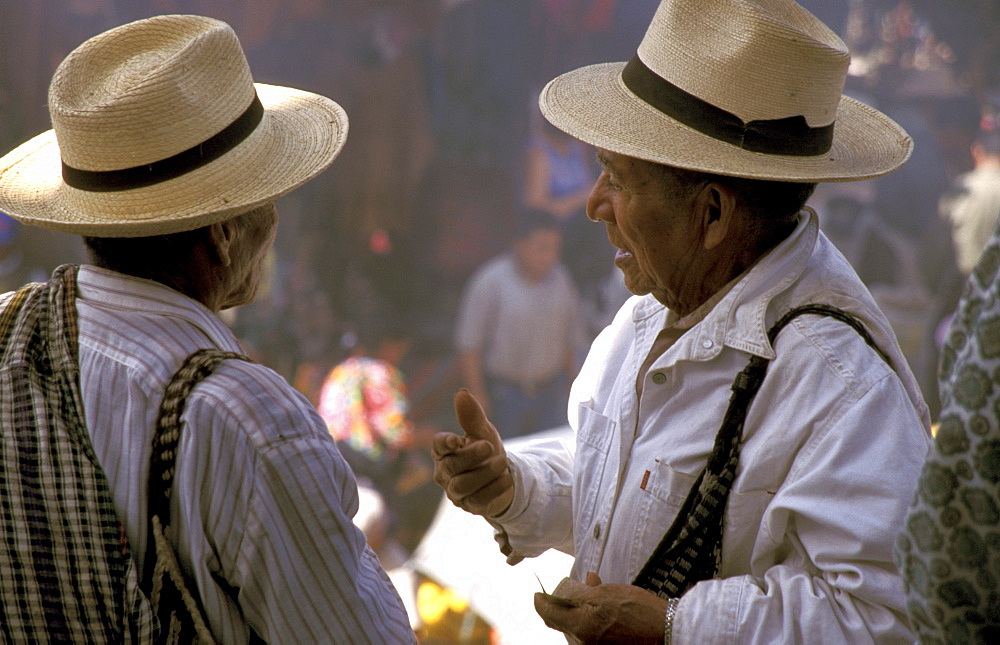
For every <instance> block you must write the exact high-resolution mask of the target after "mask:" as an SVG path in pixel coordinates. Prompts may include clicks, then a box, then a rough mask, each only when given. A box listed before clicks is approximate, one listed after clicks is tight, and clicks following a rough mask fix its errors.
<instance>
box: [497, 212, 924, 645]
mask: <svg viewBox="0 0 1000 645" xmlns="http://www.w3.org/2000/svg"><path fill="white" fill-rule="evenodd" d="M807 303H822V304H829V305H833V306H835V307H839V308H841V309H845V310H847V311H849V312H850V313H853V314H854V315H855V316H857V317H858V318H859V319H860V320H861V322H862V323H863V324H864V325H865V327H866V328H867V329H868V331H869V333H871V334H872V336H873V337H874V339H875V342H876V344H877V345H878V346H879V347H880V348H881V349H882V350H883V351H884V352H886V353H887V354H888V355H889V357H890V359H891V361H892V365H893V366H894V367H895V371H894V370H893V369H890V367H889V366H887V365H886V364H885V363H884V362H883V361H882V359H881V358H879V356H878V355H877V354H876V353H875V352H874V351H873V350H872V349H870V348H869V347H868V346H867V345H866V344H865V342H864V341H863V340H862V338H861V337H860V336H859V335H858V334H857V332H855V331H854V330H853V329H851V328H850V327H849V326H847V325H846V324H844V323H841V322H838V321H835V320H833V319H830V318H826V317H817V316H803V317H800V318H797V319H796V320H795V321H794V322H793V323H792V324H790V325H789V326H788V327H786V328H785V330H784V331H783V332H782V333H781V335H780V336H779V337H778V339H777V341H776V342H775V346H774V347H773V348H772V347H771V345H770V344H769V343H768V341H767V335H766V332H767V329H768V328H769V326H770V325H771V324H772V323H773V322H774V321H775V320H776V319H777V318H778V317H780V315H781V314H783V313H785V312H786V311H788V310H789V309H792V308H793V307H795V306H798V305H802V304H807ZM667 313H668V312H667V310H666V308H665V307H664V306H663V305H661V304H660V303H658V302H657V301H656V300H655V299H653V298H652V297H650V296H645V297H635V298H632V299H631V300H629V301H628V302H627V303H626V304H625V306H624V307H623V308H622V309H621V311H620V312H619V313H618V315H617V317H616V318H615V320H614V322H613V323H612V324H611V325H610V326H609V327H608V328H607V329H606V330H605V331H604V332H602V334H601V335H600V336H599V337H598V338H597V340H596V341H595V342H594V345H593V348H592V349H591V352H590V354H589V356H588V357H587V360H586V363H585V364H584V366H583V369H582V371H581V374H580V376H579V377H578V378H577V380H576V382H575V383H574V385H573V390H572V393H571V396H570V424H571V425H572V426H573V428H574V429H575V430H576V431H577V436H576V445H575V446H553V445H551V444H546V445H538V446H535V447H529V448H528V449H526V450H523V451H520V452H518V453H517V454H511V456H510V459H511V462H512V470H513V472H514V478H515V498H514V501H513V503H512V505H511V507H510V509H508V512H507V513H506V514H505V515H504V516H502V517H501V518H499V519H498V520H497V521H498V522H499V523H500V524H501V525H502V526H503V528H504V529H506V531H507V532H508V534H509V537H510V542H511V545H512V546H513V547H514V549H515V550H516V551H517V552H519V553H522V554H525V555H535V554H538V553H540V552H541V551H543V550H545V549H546V548H549V547H555V548H558V549H560V550H563V551H565V552H567V553H571V554H574V555H575V563H574V566H573V571H572V575H573V576H574V577H576V578H578V579H581V580H582V579H583V578H584V576H585V575H586V573H587V572H588V571H594V572H597V573H598V574H599V575H600V576H601V579H602V580H603V581H604V582H618V583H630V582H631V581H632V580H633V578H634V577H635V575H636V574H637V573H638V572H639V570H640V569H641V568H642V566H643V565H644V564H645V562H646V560H647V559H648V557H649V555H650V554H651V553H652V552H653V550H654V548H655V547H656V545H657V544H658V543H659V541H660V539H661V538H662V537H663V534H664V533H665V532H666V530H667V529H668V528H669V527H670V525H671V523H672V522H673V520H674V518H675V516H676V514H677V512H678V510H679V508H680V506H681V504H682V503H683V502H684V500H685V498H686V496H687V494H688V492H689V490H690V488H691V485H692V483H693V482H694V479H695V477H696V476H697V474H698V473H699V472H700V470H701V469H702V468H703V467H704V465H705V462H706V460H707V457H708V454H709V452H710V451H711V449H712V444H713V441H714V438H715V435H716V432H717V431H718V429H719V427H720V425H721V423H722V418H723V413H724V411H725V409H726V406H727V404H728V401H729V397H730V394H731V392H730V387H731V385H732V382H733V378H734V377H735V376H736V374H737V373H738V372H739V371H740V370H741V369H743V367H745V366H746V363H747V361H748V359H749V354H751V353H752V354H758V355H761V356H765V357H770V358H773V360H772V361H771V365H770V369H769V371H768V374H767V377H766V378H765V379H764V382H763V385H762V387H761V389H760V392H759V393H758V395H757V398H756V400H755V401H754V402H753V404H752V405H751V407H750V411H749V415H748V418H747V424H746V429H745V432H744V440H743V447H742V451H741V456H740V465H739V470H738V473H737V477H736V481H735V483H734V487H733V490H732V493H731V495H730V497H729V502H728V506H727V509H726V519H725V529H724V530H725V532H724V537H723V553H722V563H721V568H720V571H719V578H716V579H713V580H708V581H703V582H700V583H698V584H697V585H695V586H694V587H693V588H692V589H691V590H690V591H688V593H686V594H685V595H684V596H683V597H682V598H681V601H680V604H679V607H678V611H677V615H676V618H675V622H674V628H673V639H674V641H673V642H675V643H734V642H739V643H777V642H781V643H792V642H808V643H824V642H831V643H847V642H849V643H864V642H872V641H878V642H887V641H888V642H894V641H900V642H902V641H912V640H913V635H912V633H911V632H910V630H909V628H908V626H907V620H906V613H905V609H904V598H903V589H902V582H901V580H900V576H899V574H898V573H897V571H896V567H895V566H894V564H893V561H892V548H893V542H894V538H895V535H896V533H897V532H898V530H899V526H900V523H901V521H902V518H903V516H904V514H905V511H906V508H907V506H908V504H909V502H910V500H911V498H912V494H913V491H914V488H915V485H916V481H917V477H918V475H919V473H920V469H921V466H922V464H923V461H924V458H925V456H926V454H927V449H928V446H929V443H930V429H929V418H928V414H927V408H926V406H925V405H924V403H923V400H922V399H921V397H920V393H919V390H918V388H917V385H916V383H915V381H914V379H913V377H912V375H911V374H910V372H909V370H908V368H907V367H906V363H905V360H904V359H903V356H902V353H901V352H900V350H899V347H898V345H897V343H896V341H895V338H894V336H893V334H892V331H891V329H890V327H889V324H888V322H887V321H886V319H885V318H884V316H883V315H882V314H881V313H880V312H879V310H878V309H877V307H876V305H875V303H874V301H873V300H872V298H871V296H870V295H869V294H868V292H867V291H866V290H865V288H864V287H863V286H862V284H861V282H860V281H859V280H858V278H857V276H856V274H855V273H854V271H853V270H852V269H851V268H850V266H849V265H848V264H847V262H846V260H844V258H843V256H842V255H840V253H839V252H838V251H837V250H836V249H835V248H834V247H833V246H832V245H831V244H830V243H829V241H828V240H827V239H826V238H825V236H823V235H822V234H819V232H818V227H817V223H816V217H815V215H814V214H811V213H809V214H805V215H803V217H802V219H801V221H800V223H799V226H798V227H797V228H796V230H795V231H794V232H793V233H792V235H791V236H790V237H789V238H788V239H787V240H785V241H784V242H783V243H782V244H781V245H779V247H777V248H776V249H774V250H773V251H772V252H771V253H770V254H768V256H766V257H765V258H763V259H762V260H761V261H760V262H759V263H758V264H757V265H756V266H755V267H753V268H752V269H751V270H750V271H749V273H748V274H747V275H746V276H745V277H744V278H743V279H742V280H740V281H739V282H738V283H737V284H736V285H734V286H733V287H732V289H731V290H730V291H729V293H727V294H726V295H725V296H724V297H723V298H722V300H721V301H720V302H719V303H718V304H717V305H716V306H715V307H714V308H713V309H712V310H711V312H709V313H708V315H707V316H706V317H705V318H704V319H703V320H702V321H701V322H700V323H698V324H697V325H695V326H694V327H693V328H692V329H690V330H689V331H688V332H687V333H685V334H684V335H683V336H681V337H680V338H679V339H678V340H677V341H676V343H674V344H673V345H672V346H671V347H670V348H669V349H667V350H666V351H665V352H664V353H663V354H662V355H661V356H659V357H658V358H656V359H655V360H654V361H653V363H652V365H651V366H650V368H649V370H648V372H647V374H646V376H645V378H644V383H643V387H642V397H641V399H640V398H637V396H636V374H637V371H638V369H639V367H640V365H641V364H642V363H643V360H644V359H645V357H646V355H647V354H648V352H649V350H650V347H651V345H652V343H653V340H654V339H655V337H656V335H657V333H658V332H659V331H660V329H662V328H663V327H664V324H665V322H666V318H667Z"/></svg>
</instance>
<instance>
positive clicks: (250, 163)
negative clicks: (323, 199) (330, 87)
mask: <svg viewBox="0 0 1000 645" xmlns="http://www.w3.org/2000/svg"><path fill="white" fill-rule="evenodd" d="M255 87H256V89H257V95H258V97H259V98H260V101H261V103H262V104H263V106H264V117H263V118H262V119H261V122H260V123H259V124H258V126H257V128H256V129H255V130H254V131H253V132H252V133H251V134H250V136H248V137H247V138H246V140H244V141H243V142H241V143H240V144H239V145H238V146H236V147H235V148H233V149H232V150H231V151H229V152H227V153H226V154H225V155H223V156H222V157H220V158H219V159H216V160H215V161H213V162H211V163H209V164H206V165H205V166H202V167H201V168H198V169H196V170H193V171H191V172H189V173H187V174H184V175H181V176H180V177H176V178H173V179H169V180H167V181H163V182H160V183H158V184H154V185H152V186H146V187H143V188H135V189H131V190H122V191H113V192H89V191H83V190H79V189H76V188H73V187H70V186H67V185H66V184H65V183H64V182H63V180H62V163H61V160H60V157H59V147H58V145H57V143H56V138H55V133H54V131H52V130H49V131H47V132H44V133H42V134H40V135H38V136H37V137H35V138H33V139H31V140H29V141H27V142H26V143H24V144H22V145H20V146H19V147H17V148H16V149H15V150H13V151H11V152H10V153H8V154H7V155H6V156H4V157H3V158H2V159H0V210H2V211H3V212H4V213H6V214H8V215H10V216H11V217H14V218H15V219H17V220H20V221H21V222H23V223H25V224H31V225H34V226H40V227H43V228H48V229H52V230H57V231H64V232H69V233H76V234H78V235H88V236H95V237H144V236H149V235H163V234H169V233H177V232H181V231H186V230H192V229H195V228H199V227H202V226H207V225H209V224H213V223H215V222H220V221H223V220H226V219H230V218H231V217H234V216H236V215H238V214H240V213H243V212H246V211H248V210H251V209H253V208H256V207H258V206H261V205H263V204H266V203H268V202H271V201H273V200H275V199H277V198H278V197H280V196H281V195H284V194H286V193H288V192H290V191H292V190H294V189H295V188H297V187H299V186H301V185H302V184H304V183H305V182H307V181H309V180H310V179H312V178H313V177H315V176H316V175H317V174H319V173H320V172H322V171H323V170H324V169H326V168H327V167H328V166H329V165H330V164H331V163H332V162H333V160H334V159H335V158H336V157H337V155H338V154H339V153H340V150H341V149H342V148H343V146H344V142H345V140H346V138H347V130H348V122H347V115H346V113H345V112H344V110H343V108H341V107H340V105H338V104H337V103H335V102H334V101H332V100H330V99H328V98H326V97H324V96H320V95H318V94H313V93H311V92H304V91H302V90H296V89H293V88H288V87H280V86H275V85H265V84H261V83H256V84H255Z"/></svg>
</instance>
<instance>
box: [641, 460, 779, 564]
mask: <svg viewBox="0 0 1000 645" xmlns="http://www.w3.org/2000/svg"><path fill="white" fill-rule="evenodd" d="M697 475H698V474H697V473H696V474H694V475H690V474H688V473H683V472H680V471H677V470H674V469H673V468H671V467H670V465H669V464H667V463H664V462H663V461H660V460H656V461H655V462H654V465H653V468H652V469H650V471H649V477H648V479H647V480H646V485H645V487H644V488H643V489H642V491H643V493H644V496H643V499H642V502H641V504H640V513H641V516H640V517H641V521H640V522H639V525H638V529H639V530H638V531H636V537H635V542H634V546H635V548H634V551H633V554H632V557H631V558H630V560H631V562H630V566H631V567H632V568H633V569H634V570H635V571H638V570H639V569H641V568H642V566H643V565H644V564H645V563H646V560H648V559H649V556H650V555H652V553H653V551H654V550H655V549H656V547H657V546H658V545H659V544H660V540H662V539H663V536H664V535H666V533H667V531H668V530H670V527H671V526H672V525H673V522H674V521H675V520H676V519H677V514H678V513H679V512H680V510H681V507H682V506H684V502H685V500H687V497H688V495H689V494H690V492H691V489H692V487H693V486H694V484H695V481H697V478H698V477H697ZM773 497H774V496H773V495H771V494H770V493H768V492H767V491H764V490H755V491H747V492H744V493H736V492H732V491H731V492H730V493H729V499H728V501H727V504H726V515H725V519H724V520H723V522H724V525H723V538H722V540H723V562H722V567H721V569H720V572H719V573H720V575H721V574H726V575H735V574H733V573H728V574H727V573H726V571H727V570H731V569H733V568H734V567H736V568H739V569H740V572H742V573H746V572H747V571H748V570H749V562H750V557H751V552H752V548H753V545H754V544H755V542H756V538H757V534H758V533H759V530H760V523H761V516H762V515H763V513H764V510H765V509H766V507H767V505H768V504H769V503H770V501H771V499H772V498H773Z"/></svg>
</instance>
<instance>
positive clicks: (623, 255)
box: [615, 249, 632, 262]
mask: <svg viewBox="0 0 1000 645" xmlns="http://www.w3.org/2000/svg"><path fill="white" fill-rule="evenodd" d="M630 257H632V254H631V253H629V252H628V251H624V250H622V249H618V250H617V251H616V252H615V262H618V261H619V260H624V259H627V258H630Z"/></svg>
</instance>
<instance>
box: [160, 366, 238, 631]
mask: <svg viewBox="0 0 1000 645" xmlns="http://www.w3.org/2000/svg"><path fill="white" fill-rule="evenodd" d="M226 359H239V360H245V361H249V360H250V359H249V358H247V357H246V356H243V355H242V354H237V353H235V352H225V351H222V350H218V349H201V350H198V351H196V352H195V353H193V354H191V355H190V356H188V357H187V358H186V359H185V360H184V363H183V364H182V365H181V367H180V368H179V369H178V370H177V372H176V373H175V374H174V376H173V378H172V379H171V380H170V383H169V384H167V388H166V392H165V393H164V395H163V401H162V403H161V404H160V410H159V413H158V414H157V418H156V432H155V434H154V435H153V452H152V455H151V456H150V460H149V483H148V489H147V496H148V511H147V514H148V518H147V519H148V535H147V540H146V541H147V545H146V564H145V569H144V572H143V573H144V583H145V584H144V585H143V586H144V588H145V589H146V590H147V592H148V593H149V595H150V600H151V602H152V605H153V610H154V612H155V614H156V617H157V619H158V622H159V632H158V638H157V641H156V642H157V643H160V644H170V645H174V644H177V645H180V644H181V643H199V644H207V643H214V642H215V639H214V638H213V637H212V633H211V631H210V630H209V628H208V623H207V621H206V620H205V615H204V611H203V610H202V608H201V603H200V602H199V599H198V595H197V593H196V588H195V587H194V585H193V584H191V582H190V581H188V580H187V578H186V576H185V575H184V572H183V570H182V569H181V566H180V563H179V562H178V561H177V554H176V553H175V552H174V548H173V545H172V542H171V541H170V493H171V490H172V488H173V483H174V471H175V464H176V459H177V446H178V444H179V443H180V438H181V427H182V425H181V416H183V414H184V407H185V405H186V403H187V397H188V396H189V395H190V394H191V391H192V390H193V389H194V388H195V386H196V385H198V383H200V382H201V381H202V380H204V379H205V377H207V376H208V375H209V374H211V373H212V372H213V371H214V370H215V368H216V367H218V365H219V363H221V362H222V361H224V360H226Z"/></svg>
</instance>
